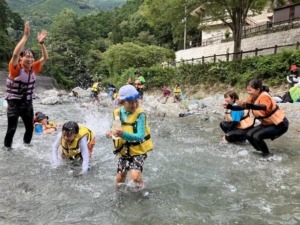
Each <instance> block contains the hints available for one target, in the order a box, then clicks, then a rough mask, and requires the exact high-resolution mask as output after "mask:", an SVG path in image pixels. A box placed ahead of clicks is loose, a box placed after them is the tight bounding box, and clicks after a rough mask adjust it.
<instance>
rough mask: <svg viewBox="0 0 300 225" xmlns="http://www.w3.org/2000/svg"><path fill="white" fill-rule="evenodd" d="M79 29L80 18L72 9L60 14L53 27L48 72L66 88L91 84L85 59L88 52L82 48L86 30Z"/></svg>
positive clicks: (50, 38)
mask: <svg viewBox="0 0 300 225" xmlns="http://www.w3.org/2000/svg"><path fill="white" fill-rule="evenodd" d="M79 28H80V26H79V19H78V16H77V15H76V14H75V12H74V11H72V10H70V9H66V10H64V11H63V12H62V13H61V14H59V15H58V17H57V18H56V19H55V20H54V22H53V24H52V25H51V36H50V37H49V41H48V42H49V44H48V46H49V47H48V50H49V58H50V60H49V63H48V68H47V72H48V73H49V74H51V75H52V76H53V77H55V79H56V80H57V82H58V83H59V84H60V85H61V86H63V87H65V88H72V87H74V85H76V86H81V87H87V86H88V85H90V82H91V81H90V79H91V75H90V74H89V70H88V69H87V67H86V65H85V59H84V52H85V51H86V50H85V49H82V48H81V47H82V46H81V40H80V36H81V35H82V33H84V30H80V29H79Z"/></svg>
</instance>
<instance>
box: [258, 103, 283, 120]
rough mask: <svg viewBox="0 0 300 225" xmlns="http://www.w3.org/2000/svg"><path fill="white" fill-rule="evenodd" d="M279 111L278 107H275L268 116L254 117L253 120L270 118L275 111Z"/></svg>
mask: <svg viewBox="0 0 300 225" xmlns="http://www.w3.org/2000/svg"><path fill="white" fill-rule="evenodd" d="M278 109H279V107H278V105H276V107H275V109H274V110H273V111H271V112H270V113H269V114H267V115H265V116H258V117H255V119H261V120H263V119H266V118H268V117H270V116H272V115H273V114H274V113H275V112H276V111H277V110H278Z"/></svg>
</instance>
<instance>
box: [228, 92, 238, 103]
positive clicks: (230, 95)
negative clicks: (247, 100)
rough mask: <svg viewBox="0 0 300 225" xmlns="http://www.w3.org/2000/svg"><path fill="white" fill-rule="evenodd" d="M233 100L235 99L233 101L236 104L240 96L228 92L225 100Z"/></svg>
mask: <svg viewBox="0 0 300 225" xmlns="http://www.w3.org/2000/svg"><path fill="white" fill-rule="evenodd" d="M227 97H229V98H231V99H233V101H234V102H235V101H236V100H239V96H238V94H237V93H236V92H235V91H227V92H226V93H225V94H224V98H227Z"/></svg>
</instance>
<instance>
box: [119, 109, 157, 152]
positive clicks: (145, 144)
mask: <svg viewBox="0 0 300 225" xmlns="http://www.w3.org/2000/svg"><path fill="white" fill-rule="evenodd" d="M141 113H145V112H144V110H143V109H142V108H137V109H136V111H135V112H134V113H132V114H130V115H129V116H128V117H127V119H126V121H123V120H122V119H121V122H122V128H123V129H124V131H126V132H128V133H135V132H136V120H137V118H138V116H139V115H140V114H141ZM116 116H119V117H120V118H121V116H120V108H117V109H115V111H114V118H115V117H116ZM114 146H115V151H114V153H115V154H120V155H122V156H135V155H143V154H146V153H147V152H148V151H151V150H152V149H153V144H152V139H151V136H150V128H149V126H148V121H147V118H146V117H145V134H144V140H143V141H142V142H129V141H125V140H123V139H122V138H120V139H117V140H114Z"/></svg>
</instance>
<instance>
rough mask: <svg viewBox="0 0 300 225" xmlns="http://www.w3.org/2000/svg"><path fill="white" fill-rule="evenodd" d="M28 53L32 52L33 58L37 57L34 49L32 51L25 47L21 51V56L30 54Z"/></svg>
mask: <svg viewBox="0 0 300 225" xmlns="http://www.w3.org/2000/svg"><path fill="white" fill-rule="evenodd" d="M28 53H31V54H32V56H33V58H35V53H34V51H32V50H31V49H30V48H24V49H23V50H22V51H21V53H20V56H21V57H23V56H25V55H26V54H28Z"/></svg>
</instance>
